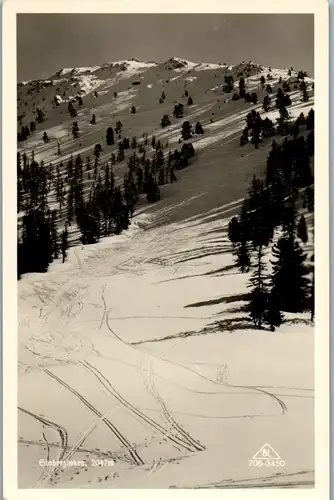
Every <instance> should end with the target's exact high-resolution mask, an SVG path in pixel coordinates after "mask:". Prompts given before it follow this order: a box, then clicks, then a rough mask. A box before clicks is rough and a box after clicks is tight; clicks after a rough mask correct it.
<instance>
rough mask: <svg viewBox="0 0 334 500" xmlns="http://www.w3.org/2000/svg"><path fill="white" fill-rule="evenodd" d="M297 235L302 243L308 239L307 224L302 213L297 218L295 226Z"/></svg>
mask: <svg viewBox="0 0 334 500" xmlns="http://www.w3.org/2000/svg"><path fill="white" fill-rule="evenodd" d="M297 236H298V238H299V239H300V240H302V242H303V243H304V244H305V243H307V241H308V235H307V225H306V220H305V217H304V215H302V216H301V217H300V219H299V222H298V226H297Z"/></svg>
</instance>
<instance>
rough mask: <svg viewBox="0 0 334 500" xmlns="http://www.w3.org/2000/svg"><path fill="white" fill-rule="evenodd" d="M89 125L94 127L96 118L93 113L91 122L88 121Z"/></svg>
mask: <svg viewBox="0 0 334 500" xmlns="http://www.w3.org/2000/svg"><path fill="white" fill-rule="evenodd" d="M90 124H91V125H96V116H95V114H94V113H93V114H92V119H91V121H90Z"/></svg>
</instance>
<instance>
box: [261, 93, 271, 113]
mask: <svg viewBox="0 0 334 500" xmlns="http://www.w3.org/2000/svg"><path fill="white" fill-rule="evenodd" d="M270 104H271V99H270V97H269V95H266V96H264V99H263V105H262V107H263V109H264V111H265V112H267V111H269V109H270Z"/></svg>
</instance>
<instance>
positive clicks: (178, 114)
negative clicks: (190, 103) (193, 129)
mask: <svg viewBox="0 0 334 500" xmlns="http://www.w3.org/2000/svg"><path fill="white" fill-rule="evenodd" d="M183 112H184V106H183V104H175V106H174V111H173V116H175V118H183Z"/></svg>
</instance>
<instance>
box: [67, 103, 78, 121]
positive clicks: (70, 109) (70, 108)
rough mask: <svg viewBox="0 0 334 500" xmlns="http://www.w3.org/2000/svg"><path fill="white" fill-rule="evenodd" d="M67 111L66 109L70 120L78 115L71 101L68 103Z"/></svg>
mask: <svg viewBox="0 0 334 500" xmlns="http://www.w3.org/2000/svg"><path fill="white" fill-rule="evenodd" d="M67 109H68V113H69V115H70V117H71V118H75V117H76V116H77V114H78V113H77V111H76V109H75V108H74V106H73V103H72V101H70V102H69V103H68V107H67Z"/></svg>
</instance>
